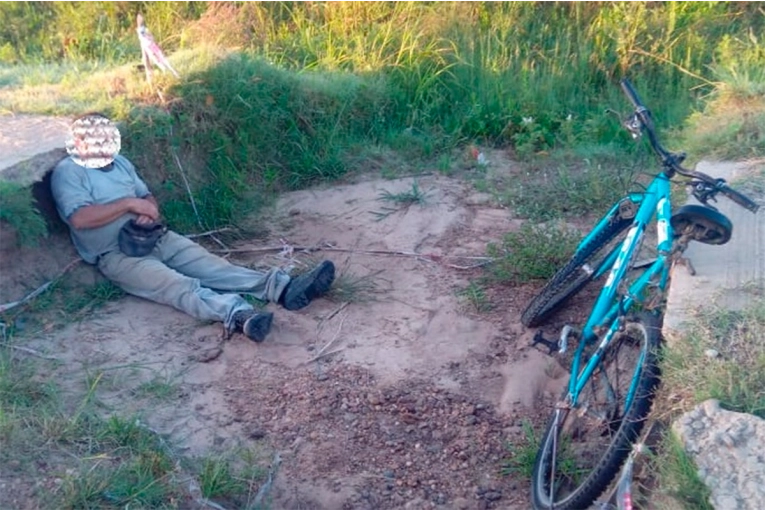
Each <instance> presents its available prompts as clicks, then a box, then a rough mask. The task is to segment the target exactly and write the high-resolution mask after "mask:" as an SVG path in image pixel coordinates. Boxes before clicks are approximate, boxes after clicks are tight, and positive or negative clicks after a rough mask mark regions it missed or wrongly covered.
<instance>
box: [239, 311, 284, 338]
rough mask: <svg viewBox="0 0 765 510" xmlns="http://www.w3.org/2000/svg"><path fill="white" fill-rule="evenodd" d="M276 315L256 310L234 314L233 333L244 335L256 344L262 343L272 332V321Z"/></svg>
mask: <svg viewBox="0 0 765 510" xmlns="http://www.w3.org/2000/svg"><path fill="white" fill-rule="evenodd" d="M273 319H274V314H273V313H271V312H256V311H255V310H239V311H238V312H234V317H233V320H232V325H231V331H230V332H234V331H236V332H238V333H243V334H244V335H245V336H246V337H247V338H249V339H250V340H253V341H255V342H262V341H263V340H265V339H266V335H268V332H269V331H271V321H272V320H273Z"/></svg>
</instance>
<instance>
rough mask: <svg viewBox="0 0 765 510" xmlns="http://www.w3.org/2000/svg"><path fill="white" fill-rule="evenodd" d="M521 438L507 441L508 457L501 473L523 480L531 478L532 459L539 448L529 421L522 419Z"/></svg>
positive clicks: (532, 472)
mask: <svg viewBox="0 0 765 510" xmlns="http://www.w3.org/2000/svg"><path fill="white" fill-rule="evenodd" d="M522 428H523V440H521V441H520V442H519V443H508V445H507V449H508V457H507V458H506V460H505V462H504V465H503V468H502V473H503V474H504V475H517V476H520V477H522V478H523V479H524V480H531V477H532V475H533V474H534V461H535V460H536V458H537V451H538V450H539V438H538V437H537V434H536V432H535V431H534V427H533V426H532V425H531V423H530V422H528V421H524V422H523V424H522Z"/></svg>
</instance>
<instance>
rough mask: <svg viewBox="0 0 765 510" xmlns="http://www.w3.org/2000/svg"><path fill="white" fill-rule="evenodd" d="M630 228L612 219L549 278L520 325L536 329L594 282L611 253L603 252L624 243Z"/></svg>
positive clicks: (618, 219)
mask: <svg viewBox="0 0 765 510" xmlns="http://www.w3.org/2000/svg"><path fill="white" fill-rule="evenodd" d="M631 224H632V219H624V218H622V217H620V216H615V217H614V218H613V219H612V221H611V222H609V223H608V225H606V227H605V228H604V229H603V230H602V231H601V232H600V234H599V235H597V236H595V237H594V238H593V239H592V240H590V241H589V242H588V243H587V244H586V245H584V246H582V247H581V248H580V249H579V250H578V251H577V253H576V254H575V255H574V256H573V257H572V258H571V260H569V261H568V263H567V264H566V265H565V266H563V268H561V269H560V270H559V271H558V272H557V273H555V275H554V276H553V277H552V278H550V280H549V281H548V282H547V284H546V285H545V286H544V288H543V289H542V290H541V291H540V293H539V294H537V296H536V297H535V298H534V299H532V300H531V303H529V305H528V306H527V307H526V309H525V310H524V311H523V314H521V323H522V324H523V325H524V326H526V327H527V328H531V327H535V326H539V325H540V324H542V323H543V322H544V321H545V319H547V317H548V316H549V315H550V314H552V313H553V312H554V311H555V310H557V309H558V308H560V307H561V306H562V305H563V304H564V303H565V302H566V301H567V300H568V299H569V298H571V297H572V296H573V295H575V294H576V293H578V292H579V291H580V290H582V289H583V288H584V286H585V285H587V283H588V282H590V281H591V280H592V279H593V278H594V276H595V274H594V271H595V270H596V269H597V268H598V266H599V265H600V264H601V263H602V262H603V260H604V258H605V257H606V256H607V255H608V254H609V253H610V251H611V250H610V249H606V248H607V247H613V246H614V245H615V244H616V243H612V241H614V240H617V241H618V242H620V241H622V240H624V233H625V231H626V230H627V227H628V226H629V225H631Z"/></svg>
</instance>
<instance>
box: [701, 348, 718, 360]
mask: <svg viewBox="0 0 765 510" xmlns="http://www.w3.org/2000/svg"><path fill="white" fill-rule="evenodd" d="M704 356H706V357H707V358H710V359H715V358H717V357H719V356H720V353H719V352H718V351H717V350H715V349H707V350H705V351H704Z"/></svg>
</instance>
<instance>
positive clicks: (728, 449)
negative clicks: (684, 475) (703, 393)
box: [672, 400, 765, 510]
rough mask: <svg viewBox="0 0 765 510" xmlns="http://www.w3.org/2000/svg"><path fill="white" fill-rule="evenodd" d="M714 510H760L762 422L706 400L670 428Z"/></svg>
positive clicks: (764, 448) (764, 501)
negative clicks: (706, 487) (703, 484)
mask: <svg viewBox="0 0 765 510" xmlns="http://www.w3.org/2000/svg"><path fill="white" fill-rule="evenodd" d="M672 428H673V429H674V431H675V433H676V434H677V435H678V437H680V439H681V440H682V442H683V444H684V446H685V450H686V451H687V452H688V454H689V455H690V456H691V458H692V459H693V460H694V462H695V463H696V466H697V467H698V469H699V477H700V478H701V480H702V481H703V482H704V483H705V484H706V485H707V486H708V487H709V489H710V490H711V492H712V495H711V497H710V503H711V504H712V505H713V506H714V508H715V509H717V510H755V509H757V510H759V509H761V508H765V420H762V419H760V418H758V417H756V416H753V415H750V414H745V413H736V412H732V411H726V410H724V409H722V408H720V403H719V402H718V401H717V400H707V401H706V402H704V403H702V404H700V405H698V406H696V408H694V409H693V410H691V411H689V412H687V413H685V414H684V415H682V416H681V417H680V418H679V419H678V420H677V421H675V423H674V424H673V425H672Z"/></svg>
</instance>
